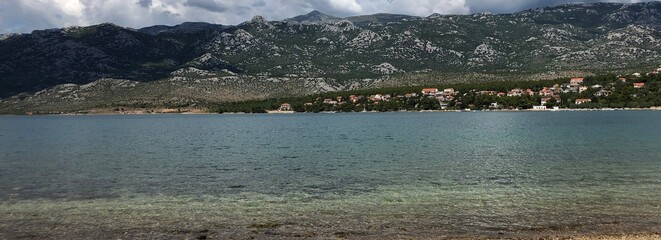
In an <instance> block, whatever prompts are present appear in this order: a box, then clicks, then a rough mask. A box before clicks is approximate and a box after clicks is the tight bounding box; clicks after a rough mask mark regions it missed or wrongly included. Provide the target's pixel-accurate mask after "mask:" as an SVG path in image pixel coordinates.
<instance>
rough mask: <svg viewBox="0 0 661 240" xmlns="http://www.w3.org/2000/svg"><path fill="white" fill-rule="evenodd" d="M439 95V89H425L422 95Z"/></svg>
mask: <svg viewBox="0 0 661 240" xmlns="http://www.w3.org/2000/svg"><path fill="white" fill-rule="evenodd" d="M436 93H438V88H423V89H422V94H423V95H436Z"/></svg>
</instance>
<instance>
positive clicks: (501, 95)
mask: <svg viewBox="0 0 661 240" xmlns="http://www.w3.org/2000/svg"><path fill="white" fill-rule="evenodd" d="M497 95H498V96H499V97H504V96H505V95H506V94H505V93H504V92H499V93H498V94H497Z"/></svg>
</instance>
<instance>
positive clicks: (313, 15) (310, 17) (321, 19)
mask: <svg viewBox="0 0 661 240" xmlns="http://www.w3.org/2000/svg"><path fill="white" fill-rule="evenodd" d="M285 20H286V21H287V20H288V21H296V22H300V23H327V22H334V21H337V20H340V18H338V17H335V16H331V15H328V14H325V13H323V12H320V11H318V10H313V11H312V12H309V13H307V14H305V15H300V16H296V17H293V18H288V19H285Z"/></svg>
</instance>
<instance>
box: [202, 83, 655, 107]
mask: <svg viewBox="0 0 661 240" xmlns="http://www.w3.org/2000/svg"><path fill="white" fill-rule="evenodd" d="M625 78H626V79H627V80H626V82H623V81H621V80H620V79H619V77H616V76H615V75H612V74H611V75H601V76H594V77H586V78H585V79H584V82H583V84H582V86H584V87H585V88H587V89H585V90H584V91H582V92H578V91H577V92H571V91H563V92H558V93H557V94H554V95H553V97H549V98H550V99H548V101H546V106H547V107H549V108H552V107H560V108H649V107H653V106H661V76H660V75H650V76H643V77H639V78H636V77H632V76H627V77H625ZM634 82H637V83H645V86H644V87H642V88H634V86H633V83H634ZM556 84H557V85H556ZM563 84H564V85H568V84H569V79H568V78H560V79H555V80H544V81H513V82H484V83H462V84H447V85H438V86H429V87H432V88H438V89H439V90H441V91H442V90H443V89H445V88H453V89H454V90H455V91H457V92H458V94H456V95H454V96H453V97H451V99H443V100H439V98H437V97H435V96H424V95H422V94H420V91H421V89H422V87H418V86H416V87H393V88H377V89H366V90H357V91H347V92H335V93H324V94H316V95H309V96H303V97H290V98H271V99H265V100H251V101H242V102H233V103H226V104H219V105H216V106H214V107H213V108H212V109H213V110H214V111H216V112H220V113H224V112H245V113H263V112H266V111H269V110H277V109H278V108H279V107H280V105H281V104H282V103H289V104H291V107H292V110H294V111H296V112H325V111H334V112H361V111H380V112H386V111H422V110H442V109H444V110H460V109H467V108H468V109H472V110H486V109H531V108H532V107H533V106H537V105H541V100H542V98H544V97H543V96H540V95H539V94H534V95H525V94H524V95H523V96H498V95H496V94H493V95H488V94H480V91H494V92H500V93H507V92H508V91H510V90H512V89H522V90H526V89H531V90H533V91H535V92H536V93H538V92H539V91H540V90H542V89H544V88H545V87H546V88H551V87H552V86H553V85H556V86H558V85H563ZM600 91H603V92H605V93H606V94H608V95H607V96H605V95H604V96H600V95H599V94H598V93H599V92H600ZM411 93H416V94H411ZM377 94H380V95H387V96H389V98H388V100H380V101H374V100H373V99H370V96H375V95H377ZM352 95H353V96H356V100H355V101H353V102H352V101H350V100H349V99H350V96H352ZM338 97H339V99H340V100H338ZM556 98H557V99H556ZM576 99H590V100H591V102H589V103H582V104H576V103H575V100H576ZM329 101H331V102H332V101H338V102H337V103H335V102H332V103H329Z"/></svg>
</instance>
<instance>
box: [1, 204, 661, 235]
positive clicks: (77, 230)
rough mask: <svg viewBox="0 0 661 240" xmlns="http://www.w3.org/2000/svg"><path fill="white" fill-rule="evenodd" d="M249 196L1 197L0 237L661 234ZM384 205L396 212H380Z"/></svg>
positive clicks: (601, 224)
mask: <svg viewBox="0 0 661 240" xmlns="http://www.w3.org/2000/svg"><path fill="white" fill-rule="evenodd" d="M249 197H253V198H258V199H259V198H263V200H259V201H257V202H253V201H247V200H239V199H228V198H209V199H203V200H201V199H191V198H172V197H164V196H161V197H157V198H143V197H137V196H136V197H135V198H128V199H127V198H120V199H88V200H63V201H62V200H43V199H42V200H27V201H20V200H19V201H9V202H7V201H0V239H23V238H30V239H120V238H121V239H145V238H159V239H309V238H316V239H460V240H467V239H522V240H523V239H530V240H532V239H535V240H536V239H577V240H615V239H622V240H628V239H631V240H643V239H661V233H660V231H661V226H652V225H647V226H639V225H633V226H631V225H628V223H627V222H626V221H621V222H620V221H612V220H610V219H604V220H597V221H595V222H591V223H584V224H577V223H572V222H573V220H570V221H565V222H564V223H558V222H556V221H557V219H553V217H552V216H548V217H547V218H546V219H545V220H543V219H537V220H536V221H545V222H544V223H540V222H531V223H528V224H521V225H519V224H507V225H501V224H503V222H496V223H492V224H487V225H484V224H485V223H484V222H482V221H481V220H480V219H465V220H458V222H448V221H445V220H442V218H443V215H442V214H441V215H434V214H431V215H416V214H410V213H405V212H400V211H399V210H401V209H402V208H400V207H404V208H403V209H405V208H407V207H410V206H406V205H408V204H407V203H401V204H395V205H392V204H386V205H382V204H374V203H368V204H366V205H364V204H363V203H359V202H354V201H353V200H352V199H345V200H343V201H348V203H349V204H348V205H347V202H341V201H332V200H331V201H329V200H322V201H321V202H316V201H317V200H314V201H312V202H308V203H304V202H295V203H286V202H283V201H271V200H274V199H270V200H269V199H268V198H265V197H264V196H258V195H251V196H249ZM326 204H328V205H329V206H326ZM400 205H401V206H400ZM340 206H345V207H341V208H340ZM345 208H346V209H345ZM385 212H390V214H392V215H393V216H395V217H394V218H393V216H389V217H384V216H383V215H381V214H383V213H385ZM525 217H527V216H524V218H525ZM567 217H569V218H570V219H573V217H572V216H567ZM576 217H578V216H576ZM656 220H658V219H656ZM465 226H469V227H467V228H464V227H465ZM458 227H459V228H458Z"/></svg>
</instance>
